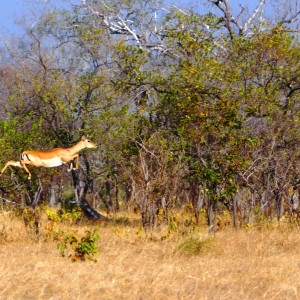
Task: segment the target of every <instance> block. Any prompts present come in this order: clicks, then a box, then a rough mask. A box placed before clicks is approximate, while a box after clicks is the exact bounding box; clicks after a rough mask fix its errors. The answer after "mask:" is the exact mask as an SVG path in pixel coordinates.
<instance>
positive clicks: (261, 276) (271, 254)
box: [0, 212, 300, 300]
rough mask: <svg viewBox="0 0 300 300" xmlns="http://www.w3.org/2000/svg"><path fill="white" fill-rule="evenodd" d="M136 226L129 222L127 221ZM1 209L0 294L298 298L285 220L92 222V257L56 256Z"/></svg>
mask: <svg viewBox="0 0 300 300" xmlns="http://www.w3.org/2000/svg"><path fill="white" fill-rule="evenodd" d="M134 224H135V225H134ZM46 225H47V220H46V219H42V221H41V223H40V236H39V238H38V239H37V238H36V237H34V233H33V230H31V229H30V228H28V227H26V226H25V225H24V222H23V221H22V219H21V218H17V217H12V216H11V214H9V213H5V212H2V213H0V261H1V264H0V299H7V300H8V299H14V300H15V299H47V300H48V299H89V300H92V299H197V300H198V299H230V300H232V299H251V300H252V299H280V300H281V299H289V300H290V299H298V298H300V280H299V278H300V234H299V229H298V228H296V227H290V226H288V225H286V224H283V225H279V226H278V225H276V226H275V225H274V226H268V227H267V226H266V227H265V228H264V227H260V228H248V229H240V230H238V231H235V230H233V229H226V228H225V229H222V230H220V231H219V232H217V233H216V234H215V235H213V236H212V235H208V234H207V230H206V229H205V228H202V229H201V230H194V231H193V232H192V233H189V234H184V235H183V234H182V233H180V232H173V233H171V234H170V235H168V236H167V237H166V238H163V239H161V237H162V236H164V229H163V228H161V229H160V230H158V231H156V232H155V233H153V234H146V233H145V232H143V231H141V230H140V229H139V228H138V226H137V225H136V222H132V223H130V222H126V223H109V224H104V223H93V224H89V223H87V222H81V223H79V224H76V225H74V224H73V225H68V224H60V225H59V226H61V228H60V229H61V230H65V231H71V230H77V231H80V230H84V229H87V228H88V229H94V228H96V229H97V230H98V232H99V236H100V238H99V240H98V241H97V245H98V247H99V252H98V253H97V254H96V255H95V258H96V259H97V262H93V261H89V260H87V261H85V262H75V263H74V262H71V261H70V260H69V259H68V258H67V257H61V256H60V255H59V251H58V249H57V242H56V241H55V240H53V239H50V238H47V229H46V227H47V226H46Z"/></svg>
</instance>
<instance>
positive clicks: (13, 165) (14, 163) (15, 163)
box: [0, 160, 23, 176]
mask: <svg viewBox="0 0 300 300" xmlns="http://www.w3.org/2000/svg"><path fill="white" fill-rule="evenodd" d="M9 166H12V167H18V168H23V166H22V165H21V163H20V162H19V161H14V160H9V161H8V162H7V163H6V165H5V166H4V168H3V169H2V171H1V173H0V176H2V174H3V173H4V171H5V170H6V169H7V168H8V167H9Z"/></svg>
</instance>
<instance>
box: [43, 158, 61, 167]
mask: <svg viewBox="0 0 300 300" xmlns="http://www.w3.org/2000/svg"><path fill="white" fill-rule="evenodd" d="M62 164H63V162H62V161H61V159H60V158H59V157H54V158H49V159H43V160H42V166H43V167H46V168H52V167H58V166H61V165H62Z"/></svg>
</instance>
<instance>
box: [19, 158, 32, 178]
mask: <svg viewBox="0 0 300 300" xmlns="http://www.w3.org/2000/svg"><path fill="white" fill-rule="evenodd" d="M26 163H28V164H30V162H27V161H25V160H21V161H20V165H21V168H24V169H25V171H26V172H27V173H28V179H31V173H30V172H29V170H28V169H27V167H26Z"/></svg>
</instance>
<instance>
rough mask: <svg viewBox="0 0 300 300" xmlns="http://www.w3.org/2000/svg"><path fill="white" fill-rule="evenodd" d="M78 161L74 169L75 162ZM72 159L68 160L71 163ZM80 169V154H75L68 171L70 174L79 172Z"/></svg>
mask: <svg viewBox="0 0 300 300" xmlns="http://www.w3.org/2000/svg"><path fill="white" fill-rule="evenodd" d="M74 159H75V160H76V164H75V168H74V165H73V164H74V162H73V160H74ZM69 160H70V159H68V161H69ZM78 167H79V154H74V155H73V156H72V158H71V164H70V168H69V169H68V172H70V171H71V170H78Z"/></svg>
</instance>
